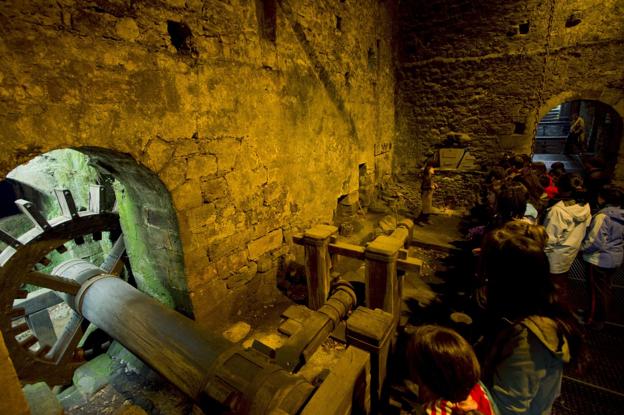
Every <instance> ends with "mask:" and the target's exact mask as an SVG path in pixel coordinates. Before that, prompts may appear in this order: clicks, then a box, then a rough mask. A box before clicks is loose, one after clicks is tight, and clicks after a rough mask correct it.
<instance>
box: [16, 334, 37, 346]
mask: <svg viewBox="0 0 624 415" xmlns="http://www.w3.org/2000/svg"><path fill="white" fill-rule="evenodd" d="M17 343H18V344H19V345H20V346H21V347H23V348H24V349H28V348H29V347H30V346H32V345H33V344H35V343H37V338H36V337H35V336H28V337H26V338H25V339H22V340H20V341H18V342H17Z"/></svg>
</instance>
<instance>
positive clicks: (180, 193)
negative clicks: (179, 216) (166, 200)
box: [171, 180, 204, 210]
mask: <svg viewBox="0 0 624 415" xmlns="http://www.w3.org/2000/svg"><path fill="white" fill-rule="evenodd" d="M171 196H172V199H173V203H174V205H175V206H176V208H177V209H178V210H185V209H190V208H194V207H197V206H201V205H202V204H203V203H204V200H203V199H202V194H201V190H200V188H199V182H198V181H196V180H192V181H191V180H189V181H187V182H185V183H184V184H183V185H181V186H179V187H177V188H176V189H174V190H173V192H172V195H171Z"/></svg>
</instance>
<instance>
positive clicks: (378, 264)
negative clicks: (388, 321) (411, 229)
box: [364, 235, 403, 321]
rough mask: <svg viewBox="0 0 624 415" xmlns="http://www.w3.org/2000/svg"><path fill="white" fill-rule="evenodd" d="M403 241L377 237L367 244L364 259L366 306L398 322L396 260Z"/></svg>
mask: <svg viewBox="0 0 624 415" xmlns="http://www.w3.org/2000/svg"><path fill="white" fill-rule="evenodd" d="M402 247H403V241H401V240H399V239H396V238H392V237H390V236H385V235H382V236H379V237H377V238H376V239H375V240H374V241H373V242H371V243H370V244H368V246H367V247H366V251H365V252H364V257H365V258H366V306H367V307H369V308H371V309H375V308H380V309H382V310H384V311H386V312H388V313H390V314H392V316H393V319H394V320H395V321H398V319H399V314H400V300H401V299H400V298H399V283H398V281H397V258H398V254H399V249H401V248H402Z"/></svg>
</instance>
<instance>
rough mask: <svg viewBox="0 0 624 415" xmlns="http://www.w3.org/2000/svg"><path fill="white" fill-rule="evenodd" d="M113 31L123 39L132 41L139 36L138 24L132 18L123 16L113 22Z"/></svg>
mask: <svg viewBox="0 0 624 415" xmlns="http://www.w3.org/2000/svg"><path fill="white" fill-rule="evenodd" d="M115 33H117V36H119V37H120V38H121V39H123V40H129V41H133V40H136V39H137V38H138V37H139V34H140V33H139V26H137V23H136V21H135V20H134V19H131V18H129V17H124V18H123V19H120V20H119V21H118V22H117V23H116V24H115Z"/></svg>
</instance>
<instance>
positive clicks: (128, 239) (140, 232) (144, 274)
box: [31, 147, 193, 317]
mask: <svg viewBox="0 0 624 415" xmlns="http://www.w3.org/2000/svg"><path fill="white" fill-rule="evenodd" d="M71 150H76V151H77V152H79V153H82V154H83V155H84V156H86V158H87V159H88V164H89V166H91V167H93V168H94V169H95V170H96V172H97V176H99V178H100V180H99V181H100V184H103V183H102V181H103V180H104V181H106V182H108V184H109V187H110V190H111V193H112V192H113V191H114V194H115V200H116V203H117V209H118V211H119V216H120V221H121V227H122V230H123V232H124V240H125V243H126V250H127V253H128V257H129V260H130V266H131V268H132V274H133V276H134V278H135V280H136V284H137V287H138V288H139V289H140V290H141V291H144V292H145V293H147V294H149V295H151V296H152V297H154V298H156V299H157V300H159V301H160V302H162V303H163V304H165V305H167V306H169V307H172V308H175V309H176V310H178V311H180V312H182V313H184V314H186V315H188V316H191V317H192V314H193V310H192V305H191V300H190V296H189V290H188V286H187V281H186V276H185V272H184V257H183V250H182V245H181V242H180V237H179V227H178V220H177V215H176V212H175V210H174V208H173V204H172V199H171V195H170V193H169V191H168V190H167V188H166V187H165V185H164V184H163V182H162V181H161V180H160V179H159V178H158V176H157V175H156V174H155V173H153V172H152V171H151V170H149V169H148V168H147V167H145V166H143V165H141V164H139V163H138V162H137V161H135V159H134V158H132V157H131V156H130V155H128V154H124V153H120V152H117V151H114V150H110V149H105V148H101V147H74V148H72V149H71ZM73 153H74V154H77V155H79V153H76V152H73ZM46 154H53V153H52V152H48V153H43V154H42V156H45V155H46ZM81 157H82V158H84V157H83V156H81ZM34 159H35V157H32V159H31V160H34ZM72 167H73V165H72V166H69V167H68V169H69V170H70V173H71V169H72ZM104 178H107V180H105V179H104ZM69 181H70V182H71V184H70V190H72V192H75V191H76V190H74V189H71V187H72V186H73V187H74V188H80V187H85V188H88V184H89V183H86V182H84V179H83V180H82V181H81V182H80V183H77V184H76V183H74V182H73V180H72V179H69ZM65 182H67V180H65ZM83 182H84V183H83ZM63 185H64V186H66V184H65V183H63ZM48 187H49V186H48ZM78 191H80V189H79V190H78ZM83 199H84V198H83ZM83 204H84V201H83Z"/></svg>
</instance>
